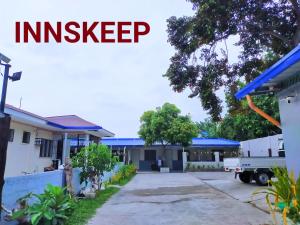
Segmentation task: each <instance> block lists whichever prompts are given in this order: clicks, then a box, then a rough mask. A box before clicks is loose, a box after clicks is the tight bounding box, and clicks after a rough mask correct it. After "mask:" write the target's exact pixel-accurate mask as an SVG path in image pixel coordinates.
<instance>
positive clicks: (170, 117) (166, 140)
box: [138, 103, 199, 152]
mask: <svg viewBox="0 0 300 225" xmlns="http://www.w3.org/2000/svg"><path fill="white" fill-rule="evenodd" d="M140 121H141V126H140V130H139V132H138V134H139V136H140V137H141V138H143V139H144V140H145V144H146V145H152V144H154V143H155V142H158V143H160V144H161V145H162V146H163V148H164V150H165V149H166V146H167V145H175V144H179V145H181V146H188V145H190V144H191V143H192V138H194V137H197V136H198V134H199V129H198V127H197V125H196V124H195V123H194V122H193V121H192V120H191V118H190V116H183V115H180V109H178V108H177V107H176V106H175V105H173V104H170V103H165V104H164V105H163V106H162V107H158V108H156V110H150V111H146V112H144V114H143V115H142V116H141V119H140ZM164 152H165V151H164Z"/></svg>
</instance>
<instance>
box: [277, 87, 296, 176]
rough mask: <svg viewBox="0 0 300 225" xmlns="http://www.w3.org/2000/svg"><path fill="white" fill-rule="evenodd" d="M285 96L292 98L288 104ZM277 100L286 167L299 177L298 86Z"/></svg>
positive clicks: (279, 96)
mask: <svg viewBox="0 0 300 225" xmlns="http://www.w3.org/2000/svg"><path fill="white" fill-rule="evenodd" d="M287 96H293V99H292V101H291V102H290V103H288V102H287V101H286V100H285V99H286V97H287ZM278 98H279V109H280V119H281V127H282V132H283V139H284V147H285V156H286V157H285V158H286V165H287V168H288V169H289V171H294V173H295V174H296V175H300V163H299V161H300V84H299V83H298V84H296V85H294V86H292V87H290V88H288V89H286V90H284V91H282V92H281V93H279V95H278Z"/></svg>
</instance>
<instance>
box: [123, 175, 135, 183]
mask: <svg viewBox="0 0 300 225" xmlns="http://www.w3.org/2000/svg"><path fill="white" fill-rule="evenodd" d="M134 176H135V174H133V175H131V176H129V177H125V178H123V179H121V180H120V182H119V185H121V186H124V185H125V184H127V183H128V182H129V181H131V179H132V178H133V177H134Z"/></svg>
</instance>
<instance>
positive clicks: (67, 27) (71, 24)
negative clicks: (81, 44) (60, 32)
mask: <svg viewBox="0 0 300 225" xmlns="http://www.w3.org/2000/svg"><path fill="white" fill-rule="evenodd" d="M71 27H75V28H80V25H79V24H78V23H77V22H74V21H71V22H68V23H66V25H65V30H66V32H68V33H69V34H72V35H73V36H74V37H73V38H70V36H68V35H65V40H66V41H67V42H70V43H76V42H78V41H79V40H80V34H79V33H78V32H77V31H76V30H74V29H72V28H71Z"/></svg>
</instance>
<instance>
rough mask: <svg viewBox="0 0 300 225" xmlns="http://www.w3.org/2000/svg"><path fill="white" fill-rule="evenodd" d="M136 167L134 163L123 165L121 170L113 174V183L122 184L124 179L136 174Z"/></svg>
mask: <svg viewBox="0 0 300 225" xmlns="http://www.w3.org/2000/svg"><path fill="white" fill-rule="evenodd" d="M136 170H137V169H136V167H135V165H133V164H129V165H123V166H122V167H121V168H120V169H119V171H118V172H117V173H116V174H115V175H114V176H112V178H111V183H112V184H121V183H122V181H124V180H127V179H130V178H131V177H132V176H134V175H135V174H136Z"/></svg>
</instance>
